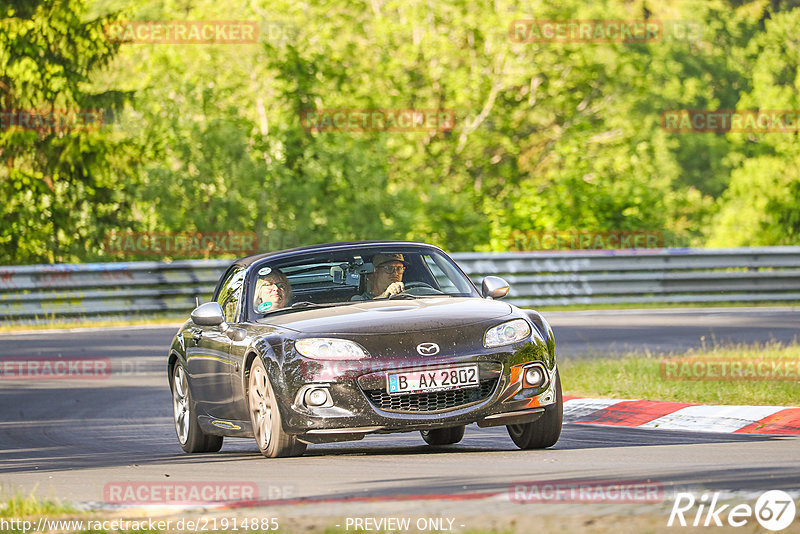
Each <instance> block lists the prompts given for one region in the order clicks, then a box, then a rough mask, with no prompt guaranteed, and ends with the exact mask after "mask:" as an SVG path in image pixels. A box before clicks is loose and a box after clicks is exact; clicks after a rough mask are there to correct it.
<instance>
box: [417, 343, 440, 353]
mask: <svg viewBox="0 0 800 534" xmlns="http://www.w3.org/2000/svg"><path fill="white" fill-rule="evenodd" d="M417 352H419V353H420V354H422V355H423V356H433V355H434V354H439V345H437V344H436V343H420V344H419V345H417Z"/></svg>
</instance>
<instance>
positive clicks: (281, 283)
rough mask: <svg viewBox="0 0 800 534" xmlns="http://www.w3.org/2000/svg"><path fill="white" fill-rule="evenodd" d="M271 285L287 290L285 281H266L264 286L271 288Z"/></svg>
mask: <svg viewBox="0 0 800 534" xmlns="http://www.w3.org/2000/svg"><path fill="white" fill-rule="evenodd" d="M271 286H275V287H277V288H278V289H283V290H284V291H286V284H284V283H283V282H278V283H277V284H273V283H272V282H265V283H264V285H263V286H262V287H266V288H269V287H271Z"/></svg>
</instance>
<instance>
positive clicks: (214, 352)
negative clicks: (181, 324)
mask: <svg viewBox="0 0 800 534" xmlns="http://www.w3.org/2000/svg"><path fill="white" fill-rule="evenodd" d="M244 275H245V270H244V269H242V268H236V269H232V271H231V272H230V273H228V276H227V277H226V279H225V280H224V281H223V284H222V287H221V290H220V292H219V295H218V297H217V302H219V303H220V305H221V306H222V311H223V312H224V315H225V321H226V322H227V323H229V324H236V323H237V322H238V321H239V313H240V307H241V301H242V288H243V285H244V284H243V282H244ZM186 342H187V349H186V360H187V365H188V369H187V372H188V373H189V378H190V380H191V385H192V395H193V396H194V399H195V402H196V403H198V404H199V406H200V409H201V410H202V411H204V412H206V413H207V414H208V415H210V416H212V417H220V418H226V417H228V416H229V415H230V413H231V403H232V400H233V392H232V390H231V380H230V375H231V373H232V372H233V366H234V362H233V361H232V359H231V343H232V341H231V338H230V337H228V335H227V334H225V333H223V332H222V330H221V329H220V327H219V326H200V325H196V324H193V325H192V326H191V328H190V329H189V336H187V339H186Z"/></svg>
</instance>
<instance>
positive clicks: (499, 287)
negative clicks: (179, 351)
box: [204, 276, 511, 306]
mask: <svg viewBox="0 0 800 534" xmlns="http://www.w3.org/2000/svg"><path fill="white" fill-rule="evenodd" d="M509 289H511V286H509V285H508V282H506V281H505V280H503V279H502V278H500V277H499V276H487V277H486V278H484V279H483V283H482V284H481V293H482V294H483V297H484V298H487V299H501V298H503V297H505V296H506V295H508V290H509ZM204 306H205V304H204Z"/></svg>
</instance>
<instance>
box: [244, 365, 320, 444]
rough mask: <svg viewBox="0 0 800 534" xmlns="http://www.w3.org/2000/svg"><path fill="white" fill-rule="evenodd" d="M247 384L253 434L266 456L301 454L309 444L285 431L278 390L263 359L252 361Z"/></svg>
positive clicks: (248, 407)
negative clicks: (276, 394)
mask: <svg viewBox="0 0 800 534" xmlns="http://www.w3.org/2000/svg"><path fill="white" fill-rule="evenodd" d="M247 383H248V387H247V411H248V412H249V413H250V422H251V423H252V424H253V435H254V436H255V438H256V444H257V445H258V449H259V450H260V451H261V454H263V455H264V456H266V457H267V458H285V457H288V456H300V455H302V454H303V453H304V452H305V450H306V444H305V443H302V442H300V441H298V440H297V438H296V437H295V436H292V435H291V434H287V433H286V432H284V431H283V424H282V421H281V413H280V410H279V409H278V404H277V401H276V400H275V393H274V391H273V390H272V384H270V382H269V375H268V374H267V368H266V367H264V362H263V361H262V360H261V358H256V359H255V360H254V361H253V365H252V366H251V367H250V376H249V378H248V380H247Z"/></svg>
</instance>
